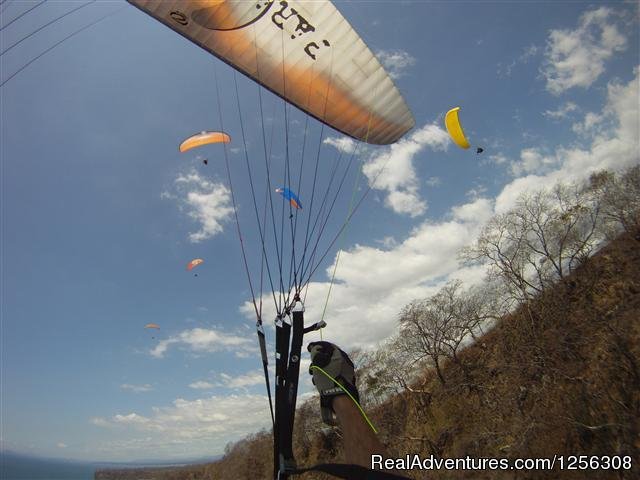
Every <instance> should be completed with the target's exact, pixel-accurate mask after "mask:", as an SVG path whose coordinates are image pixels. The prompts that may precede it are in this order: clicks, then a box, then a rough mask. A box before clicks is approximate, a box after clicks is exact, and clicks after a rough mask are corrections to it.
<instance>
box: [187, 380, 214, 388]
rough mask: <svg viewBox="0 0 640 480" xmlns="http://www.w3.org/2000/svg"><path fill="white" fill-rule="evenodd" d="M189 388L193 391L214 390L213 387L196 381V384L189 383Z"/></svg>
mask: <svg viewBox="0 0 640 480" xmlns="http://www.w3.org/2000/svg"><path fill="white" fill-rule="evenodd" d="M189 388H193V389H195V390H211V389H212V388H215V385H214V384H213V383H209V382H206V381H204V380H198V381H197V382H193V383H190V384H189Z"/></svg>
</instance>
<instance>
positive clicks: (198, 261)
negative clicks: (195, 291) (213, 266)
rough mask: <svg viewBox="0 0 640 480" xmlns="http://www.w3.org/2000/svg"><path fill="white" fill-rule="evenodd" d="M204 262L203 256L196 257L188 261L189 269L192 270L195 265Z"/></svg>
mask: <svg viewBox="0 0 640 480" xmlns="http://www.w3.org/2000/svg"><path fill="white" fill-rule="evenodd" d="M203 262H204V260H203V259H201V258H194V259H193V260H191V261H190V262H189V263H187V270H189V271H191V270H193V269H194V268H195V267H197V266H198V265H200V264H201V263H203Z"/></svg>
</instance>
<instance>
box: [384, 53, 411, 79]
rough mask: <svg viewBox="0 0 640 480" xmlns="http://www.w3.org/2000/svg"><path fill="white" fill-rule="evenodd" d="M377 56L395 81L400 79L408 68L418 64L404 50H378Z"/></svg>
mask: <svg viewBox="0 0 640 480" xmlns="http://www.w3.org/2000/svg"><path fill="white" fill-rule="evenodd" d="M376 56H377V57H378V60H380V63H381V64H382V65H383V66H384V68H385V70H386V71H387V72H388V73H389V76H390V77H391V78H393V79H397V78H400V77H401V76H402V75H404V73H405V71H406V70H407V68H409V67H412V66H413V65H415V64H416V59H415V58H414V57H412V56H411V55H410V54H409V53H407V52H404V51H402V50H378V52H377V53H376Z"/></svg>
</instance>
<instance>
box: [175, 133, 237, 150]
mask: <svg viewBox="0 0 640 480" xmlns="http://www.w3.org/2000/svg"><path fill="white" fill-rule="evenodd" d="M229 142H231V137H229V135H227V134H226V133H224V132H200V133H196V134H195V135H192V136H190V137H189V138H187V139H186V140H185V141H184V142H182V143H181V144H180V152H182V153H184V152H187V151H189V150H191V149H192V148H196V147H201V146H203V145H209V144H211V143H229Z"/></svg>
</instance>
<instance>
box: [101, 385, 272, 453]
mask: <svg viewBox="0 0 640 480" xmlns="http://www.w3.org/2000/svg"><path fill="white" fill-rule="evenodd" d="M92 423H93V424H94V425H97V426H99V427H103V428H110V429H117V430H119V431H120V435H119V440H118V441H115V442H108V443H105V444H102V445H101V446H100V447H98V448H96V450H98V451H101V452H103V453H109V454H112V455H114V456H115V455H118V456H121V457H132V456H133V457H134V458H135V457H138V458H139V457H141V456H145V455H149V454H152V455H153V456H155V457H160V456H165V455H168V456H169V457H176V456H179V455H189V456H194V455H215V454H218V453H222V451H223V450H224V447H225V445H226V444H227V443H228V442H230V441H235V440H238V439H240V438H242V437H243V436H245V435H247V434H249V433H251V432H255V431H256V430H258V429H260V428H263V427H266V426H267V425H268V424H269V423H270V415H269V408H268V401H267V398H266V395H228V396H211V397H208V398H201V399H196V400H185V399H182V398H178V399H177V400H175V401H174V402H173V403H172V404H170V405H167V406H163V407H154V408H152V410H151V413H150V414H148V415H143V414H141V413H137V412H130V413H119V414H115V415H113V416H111V417H106V418H105V417H99V418H94V419H92Z"/></svg>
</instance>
